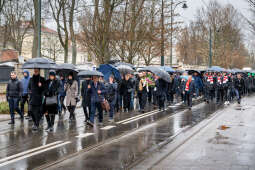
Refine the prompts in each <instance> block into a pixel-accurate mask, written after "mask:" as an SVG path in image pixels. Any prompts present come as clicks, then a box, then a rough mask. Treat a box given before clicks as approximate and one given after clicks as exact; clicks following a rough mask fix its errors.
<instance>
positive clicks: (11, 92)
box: [6, 78, 23, 98]
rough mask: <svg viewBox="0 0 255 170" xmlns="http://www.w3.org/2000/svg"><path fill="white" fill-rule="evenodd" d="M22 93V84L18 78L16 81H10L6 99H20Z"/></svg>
mask: <svg viewBox="0 0 255 170" xmlns="http://www.w3.org/2000/svg"><path fill="white" fill-rule="evenodd" d="M22 93H23V89H22V83H21V82H20V81H19V80H18V79H17V78H16V79H14V80H12V79H11V80H9V82H8V84H7V88H6V97H7V98H8V97H15V98H20V97H21V96H22Z"/></svg>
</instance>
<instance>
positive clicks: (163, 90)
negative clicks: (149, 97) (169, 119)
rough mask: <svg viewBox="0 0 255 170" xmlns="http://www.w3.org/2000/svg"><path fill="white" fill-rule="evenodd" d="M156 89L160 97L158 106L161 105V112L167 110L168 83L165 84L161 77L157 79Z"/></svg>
mask: <svg viewBox="0 0 255 170" xmlns="http://www.w3.org/2000/svg"><path fill="white" fill-rule="evenodd" d="M156 88H157V95H158V97H157V98H158V105H159V111H161V110H165V100H166V94H167V90H168V85H167V82H165V81H164V80H163V79H160V78H159V77H156Z"/></svg>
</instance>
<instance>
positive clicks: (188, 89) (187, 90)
mask: <svg viewBox="0 0 255 170" xmlns="http://www.w3.org/2000/svg"><path fill="white" fill-rule="evenodd" d="M183 94H184V95H185V99H186V100H187V105H188V107H189V109H190V110H191V107H192V98H193V95H194V94H195V83H194V81H193V80H192V76H191V75H189V76H188V80H187V81H186V83H185V86H184V88H183Z"/></svg>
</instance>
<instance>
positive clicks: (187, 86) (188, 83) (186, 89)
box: [185, 80, 191, 91]
mask: <svg viewBox="0 0 255 170" xmlns="http://www.w3.org/2000/svg"><path fill="white" fill-rule="evenodd" d="M190 82H191V80H188V81H187V83H186V87H185V91H189V85H190Z"/></svg>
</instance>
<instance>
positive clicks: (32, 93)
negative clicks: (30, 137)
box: [28, 68, 45, 131]
mask: <svg viewBox="0 0 255 170" xmlns="http://www.w3.org/2000/svg"><path fill="white" fill-rule="evenodd" d="M44 89H45V79H44V78H43V77H41V76H40V69H38V68H35V69H34V74H33V76H32V77H31V78H30V80H29V84H28V91H29V97H30V105H31V116H32V119H33V122H34V126H33V128H32V129H33V130H34V131H37V130H38V128H39V122H40V120H41V118H42V103H43V91H44Z"/></svg>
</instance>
